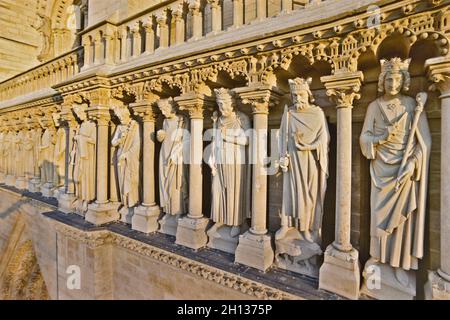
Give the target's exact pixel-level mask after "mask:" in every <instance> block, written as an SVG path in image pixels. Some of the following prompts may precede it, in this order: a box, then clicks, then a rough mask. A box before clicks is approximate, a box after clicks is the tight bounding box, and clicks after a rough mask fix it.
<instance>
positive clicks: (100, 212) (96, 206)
mask: <svg viewBox="0 0 450 320" xmlns="http://www.w3.org/2000/svg"><path fill="white" fill-rule="evenodd" d="M118 209H119V204H118V203H115V202H106V203H96V202H94V203H91V204H89V206H88V211H87V212H86V215H85V220H86V221H88V222H90V223H93V224H95V225H97V226H98V225H102V224H106V223H110V222H113V221H117V220H119V219H120V214H119V211H118Z"/></svg>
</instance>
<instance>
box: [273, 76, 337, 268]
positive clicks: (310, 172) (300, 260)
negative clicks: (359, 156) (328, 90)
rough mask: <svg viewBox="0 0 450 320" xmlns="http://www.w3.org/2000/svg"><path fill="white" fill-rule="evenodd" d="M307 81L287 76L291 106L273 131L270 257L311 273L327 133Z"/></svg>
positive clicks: (316, 245)
mask: <svg viewBox="0 0 450 320" xmlns="http://www.w3.org/2000/svg"><path fill="white" fill-rule="evenodd" d="M310 84H311V78H308V79H306V80H305V79H302V78H296V79H293V80H289V86H290V90H291V98H292V105H291V106H290V107H288V106H286V107H285V110H284V114H283V118H282V121H281V128H280V135H279V150H280V161H279V166H280V168H281V169H282V171H283V202H282V209H281V228H280V229H279V230H278V232H277V233H276V236H275V243H276V252H275V258H276V262H277V265H278V266H279V267H280V268H284V269H288V270H291V271H294V272H298V273H302V274H306V275H310V276H314V277H317V276H318V267H317V261H316V260H317V259H316V258H317V255H320V254H322V251H321V249H320V243H321V227H322V216H323V203H324V197H325V190H326V187H327V178H328V145H329V141H330V135H329V132H328V125H327V121H326V119H325V115H324V113H323V111H322V109H321V108H320V107H318V106H316V105H314V104H313V102H314V97H313V95H312V92H311V90H310V87H309V86H310Z"/></svg>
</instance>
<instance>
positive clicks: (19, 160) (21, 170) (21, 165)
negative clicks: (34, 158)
mask: <svg viewBox="0 0 450 320" xmlns="http://www.w3.org/2000/svg"><path fill="white" fill-rule="evenodd" d="M16 128H17V132H16V135H15V137H14V149H15V157H14V158H15V159H14V166H15V176H16V184H15V186H16V188H17V189H25V188H26V187H27V186H26V183H25V157H24V148H23V142H24V141H23V140H24V136H25V132H24V130H23V125H21V124H17V125H16Z"/></svg>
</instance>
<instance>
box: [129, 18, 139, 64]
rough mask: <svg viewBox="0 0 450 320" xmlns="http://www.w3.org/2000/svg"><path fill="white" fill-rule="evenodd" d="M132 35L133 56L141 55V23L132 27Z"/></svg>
mask: <svg viewBox="0 0 450 320" xmlns="http://www.w3.org/2000/svg"><path fill="white" fill-rule="evenodd" d="M130 31H131V37H132V39H133V40H132V41H133V54H132V56H133V58H136V57H138V56H140V54H141V50H142V48H141V33H140V32H139V24H136V25H134V26H132V27H130Z"/></svg>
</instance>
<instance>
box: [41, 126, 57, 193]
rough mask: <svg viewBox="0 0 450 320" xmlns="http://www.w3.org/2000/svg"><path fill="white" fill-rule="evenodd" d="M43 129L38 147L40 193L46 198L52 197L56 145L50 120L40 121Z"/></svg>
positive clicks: (54, 130) (53, 127) (54, 131)
mask: <svg viewBox="0 0 450 320" xmlns="http://www.w3.org/2000/svg"><path fill="white" fill-rule="evenodd" d="M40 121H41V126H42V128H43V129H44V133H43V134H42V139H41V144H40V146H39V156H40V168H41V184H42V186H41V192H42V194H43V195H44V196H46V197H52V196H53V188H54V177H55V163H54V158H53V157H54V152H55V143H56V129H55V126H54V123H53V120H52V119H47V118H44V119H41V120H40Z"/></svg>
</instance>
